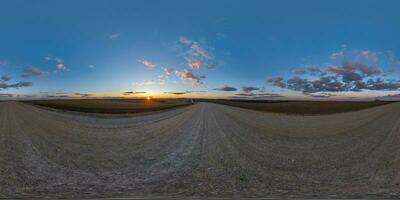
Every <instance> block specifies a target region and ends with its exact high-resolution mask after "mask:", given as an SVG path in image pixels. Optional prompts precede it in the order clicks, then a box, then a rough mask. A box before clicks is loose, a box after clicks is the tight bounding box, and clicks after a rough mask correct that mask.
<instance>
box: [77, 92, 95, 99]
mask: <svg viewBox="0 0 400 200" xmlns="http://www.w3.org/2000/svg"><path fill="white" fill-rule="evenodd" d="M75 95H76V96H80V97H82V98H84V97H90V96H92V94H88V93H75Z"/></svg>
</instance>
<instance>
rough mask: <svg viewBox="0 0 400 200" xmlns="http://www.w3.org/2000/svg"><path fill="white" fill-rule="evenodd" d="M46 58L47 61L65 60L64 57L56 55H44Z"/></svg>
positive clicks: (59, 61) (61, 61)
mask: <svg viewBox="0 0 400 200" xmlns="http://www.w3.org/2000/svg"><path fill="white" fill-rule="evenodd" d="M44 59H45V60H46V61H54V62H56V63H63V62H64V60H63V59H62V58H60V57H56V56H46V57H44Z"/></svg>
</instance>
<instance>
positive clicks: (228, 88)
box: [214, 85, 237, 92]
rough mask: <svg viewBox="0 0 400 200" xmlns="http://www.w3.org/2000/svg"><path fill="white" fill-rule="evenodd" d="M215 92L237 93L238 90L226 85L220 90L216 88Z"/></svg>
mask: <svg viewBox="0 0 400 200" xmlns="http://www.w3.org/2000/svg"><path fill="white" fill-rule="evenodd" d="M214 90H218V91H226V92H231V91H237V89H236V88H234V87H231V86H228V85H225V86H223V87H220V88H214Z"/></svg>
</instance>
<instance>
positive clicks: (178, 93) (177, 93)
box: [164, 91, 190, 95]
mask: <svg viewBox="0 0 400 200" xmlns="http://www.w3.org/2000/svg"><path fill="white" fill-rule="evenodd" d="M164 93H165V94H174V95H183V94H188V93H190V92H189V91H185V92H164Z"/></svg>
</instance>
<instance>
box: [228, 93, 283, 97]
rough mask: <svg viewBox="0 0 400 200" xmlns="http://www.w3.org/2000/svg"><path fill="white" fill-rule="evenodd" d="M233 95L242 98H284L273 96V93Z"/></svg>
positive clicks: (277, 95) (278, 95)
mask: <svg viewBox="0 0 400 200" xmlns="http://www.w3.org/2000/svg"><path fill="white" fill-rule="evenodd" d="M235 95H236V96H242V97H284V96H282V95H280V94H275V93H238V94H235Z"/></svg>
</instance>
